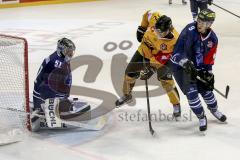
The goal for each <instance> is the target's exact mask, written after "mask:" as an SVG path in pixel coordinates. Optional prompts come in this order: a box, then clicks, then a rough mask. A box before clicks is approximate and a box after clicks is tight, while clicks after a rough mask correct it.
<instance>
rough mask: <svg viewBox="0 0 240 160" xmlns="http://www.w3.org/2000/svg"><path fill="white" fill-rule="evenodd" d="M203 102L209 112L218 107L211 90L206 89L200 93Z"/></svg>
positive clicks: (214, 110)
mask: <svg viewBox="0 0 240 160" xmlns="http://www.w3.org/2000/svg"><path fill="white" fill-rule="evenodd" d="M201 95H202V97H203V99H204V101H205V103H206V104H207V106H208V109H209V110H210V111H211V112H216V111H217V109H218V106H217V101H216V98H215V96H214V94H213V92H212V91H206V92H204V93H201Z"/></svg>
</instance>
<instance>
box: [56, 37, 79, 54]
mask: <svg viewBox="0 0 240 160" xmlns="http://www.w3.org/2000/svg"><path fill="white" fill-rule="evenodd" d="M75 49H76V46H75V44H74V43H73V42H72V41H71V40H70V39H68V38H62V39H60V40H58V43H57V53H58V54H63V55H66V53H67V52H69V51H73V52H74V51H75Z"/></svg>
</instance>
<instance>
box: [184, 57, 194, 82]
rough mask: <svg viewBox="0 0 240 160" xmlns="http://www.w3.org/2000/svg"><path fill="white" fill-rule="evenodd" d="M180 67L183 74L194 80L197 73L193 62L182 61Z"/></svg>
mask: <svg viewBox="0 0 240 160" xmlns="http://www.w3.org/2000/svg"><path fill="white" fill-rule="evenodd" d="M181 65H182V67H183V68H184V70H185V72H186V73H187V74H189V75H190V76H191V79H193V80H195V79H196V77H197V74H198V73H197V69H196V68H195V66H194V64H193V62H192V61H190V60H187V59H184V60H183V61H182V64H181Z"/></svg>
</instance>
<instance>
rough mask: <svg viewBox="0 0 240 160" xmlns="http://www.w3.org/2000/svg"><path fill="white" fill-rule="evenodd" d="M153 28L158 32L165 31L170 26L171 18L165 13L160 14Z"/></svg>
mask: <svg viewBox="0 0 240 160" xmlns="http://www.w3.org/2000/svg"><path fill="white" fill-rule="evenodd" d="M155 28H156V29H157V30H159V31H160V32H166V31H168V30H170V29H171V28H172V20H171V18H170V17H168V16H166V15H162V16H161V17H159V18H158V20H157V22H156V24H155Z"/></svg>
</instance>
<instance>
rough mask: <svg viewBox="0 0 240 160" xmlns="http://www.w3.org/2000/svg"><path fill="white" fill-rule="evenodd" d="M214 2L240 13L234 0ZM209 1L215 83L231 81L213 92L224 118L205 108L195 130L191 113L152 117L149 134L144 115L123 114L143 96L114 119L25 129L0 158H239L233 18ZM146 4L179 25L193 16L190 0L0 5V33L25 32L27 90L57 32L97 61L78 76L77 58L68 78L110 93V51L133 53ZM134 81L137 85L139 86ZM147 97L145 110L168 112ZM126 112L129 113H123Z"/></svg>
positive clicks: (239, 68)
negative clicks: (84, 126)
mask: <svg viewBox="0 0 240 160" xmlns="http://www.w3.org/2000/svg"><path fill="white" fill-rule="evenodd" d="M214 2H215V3H216V4H219V5H220V6H223V7H225V8H227V9H229V10H231V11H233V12H234V13H236V14H238V15H240V11H239V8H240V2H239V0H215V1H214ZM211 8H212V9H213V10H215V11H216V13H217V18H216V21H215V23H214V25H213V29H214V30H215V32H216V33H217V35H218V37H219V46H218V53H217V58H216V64H215V66H214V73H215V76H216V87H217V88H218V89H219V90H221V91H223V90H224V87H225V86H226V85H227V84H229V85H230V86H231V90H230V94H229V98H228V99H227V100H226V99H224V98H222V97H221V96H219V95H218V94H217V93H216V94H215V95H216V97H217V99H218V104H219V109H220V110H221V111H222V112H224V113H225V114H226V115H227V116H228V124H220V123H218V122H217V121H216V120H215V119H214V117H213V116H212V115H210V113H209V112H208V110H207V109H206V113H207V116H208V120H209V123H208V130H207V132H206V135H202V134H200V133H199V131H198V120H197V119H196V118H195V116H194V115H192V120H191V121H185V122H175V121H167V120H164V121H155V122H153V127H154V129H155V131H156V132H157V136H156V137H152V136H151V135H150V134H149V131H148V123H147V121H144V120H142V121H140V122H139V121H137V120H136V118H132V120H133V121H131V119H130V117H129V116H130V114H131V113H133V114H135V115H136V114H137V113H138V112H140V114H141V115H142V116H144V115H145V113H146V100H145V99H143V98H138V99H137V105H136V106H135V107H130V106H125V107H123V108H121V109H118V110H114V112H113V120H112V121H111V123H110V124H109V125H108V126H107V127H106V128H105V129H104V130H103V131H99V132H89V131H77V130H70V131H44V132H40V133H39V134H31V135H27V136H26V137H25V139H24V141H22V142H19V143H15V144H11V145H7V146H2V147H0V160H6V159H8V160H11V159H12V160H15V159H18V160H21V159H22V160H40V159H41V160H42V159H57V160H66V159H68V160H75V159H76V160H85V159H86V160H95V159H97V160H113V159H114V160H122V159H125V160H135V159H136V160H141V159H144V160H145V159H151V160H159V159H162V160H173V159H180V160H181V159H183V160H192V159H194V160H209V159H216V160H226V159H239V151H240V138H239V135H240V116H239V115H240V108H239V99H238V98H239V93H240V85H239V82H240V77H239V74H240V63H239V59H240V54H239V53H240V47H239V45H240V31H239V28H240V19H239V18H237V17H234V16H232V15H230V14H229V13H226V12H225V11H223V10H221V9H219V8H216V7H214V6H211ZM148 9H155V10H160V11H161V12H162V13H164V14H167V15H169V16H171V17H172V20H173V24H174V26H175V27H176V29H177V30H178V31H179V32H180V31H181V29H182V28H183V27H184V26H185V25H186V24H187V23H189V22H191V21H192V18H191V13H190V9H189V4H188V5H187V6H182V5H181V0H178V1H177V0H175V1H174V2H173V5H171V6H169V5H168V2H167V0H158V1H156V0H108V1H100V2H89V3H72V4H64V5H50V6H36V7H25V8H12V9H1V10H0V19H1V22H0V33H5V34H12V35H18V36H24V37H26V38H27V39H28V42H29V63H30V65H29V66H30V68H29V70H30V89H31V90H32V88H33V81H34V78H35V76H36V73H37V70H38V67H39V65H40V64H41V62H42V60H43V58H45V57H46V56H48V55H49V54H50V53H51V52H53V51H54V49H55V47H56V41H57V39H59V38H61V37H62V36H67V37H70V38H72V40H73V41H74V42H75V43H76V45H77V51H76V53H77V55H76V56H79V55H94V56H97V57H98V58H100V59H102V60H103V62H104V64H103V68H102V70H101V72H100V74H99V76H98V77H97V79H96V82H94V83H86V82H84V81H83V73H85V70H86V67H85V66H84V67H82V68H79V69H78V70H76V71H74V73H73V78H74V79H73V83H74V84H75V85H81V86H87V87H90V88H95V89H99V90H103V91H107V92H111V93H114V94H116V92H115V90H114V88H113V85H112V82H111V77H110V63H111V60H112V57H113V56H114V55H117V54H119V53H123V54H125V55H127V56H128V57H129V58H130V57H131V56H132V55H133V53H134V52H135V50H136V48H137V46H138V43H137V41H136V38H135V32H136V28H137V26H138V25H139V23H140V20H141V16H142V14H143V13H144V12H145V11H146V10H148ZM96 27H98V29H96ZM99 27H100V28H101V29H99ZM123 40H128V41H131V42H132V46H131V48H130V49H128V50H121V49H119V48H117V49H116V50H114V51H112V52H106V51H104V49H103V47H104V45H105V44H106V43H108V42H110V41H111V42H115V43H117V44H119V43H120V42H122V41H123ZM119 74H123V73H119ZM119 85H120V86H121V85H122V84H119ZM136 89H138V90H140V89H141V90H144V87H138V88H136ZM150 103H151V108H152V113H156V114H158V109H161V112H162V113H165V114H171V113H172V107H171V105H170V103H169V101H168V98H167V96H159V97H154V98H151V99H150ZM181 104H182V111H183V113H185V114H186V115H188V116H189V114H190V113H189V106H188V103H187V100H186V98H185V97H184V96H183V95H182V94H181ZM205 108H206V106H205ZM126 113H128V121H126V120H123V118H124V116H125V114H126Z"/></svg>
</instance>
